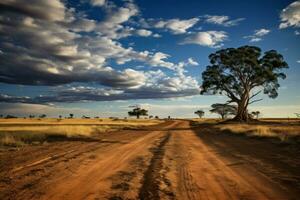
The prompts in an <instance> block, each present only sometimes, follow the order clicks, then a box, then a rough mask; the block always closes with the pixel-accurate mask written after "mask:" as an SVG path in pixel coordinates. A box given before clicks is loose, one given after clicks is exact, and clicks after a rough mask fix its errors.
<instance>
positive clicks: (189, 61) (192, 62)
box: [188, 58, 199, 66]
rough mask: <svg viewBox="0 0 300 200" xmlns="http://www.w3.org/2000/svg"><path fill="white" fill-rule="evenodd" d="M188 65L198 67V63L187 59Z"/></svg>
mask: <svg viewBox="0 0 300 200" xmlns="http://www.w3.org/2000/svg"><path fill="white" fill-rule="evenodd" d="M188 63H189V64H190V65H193V66H197V65H199V63H198V62H197V61H195V60H193V58H189V59H188Z"/></svg>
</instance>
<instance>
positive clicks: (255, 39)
mask: <svg viewBox="0 0 300 200" xmlns="http://www.w3.org/2000/svg"><path fill="white" fill-rule="evenodd" d="M261 40H262V39H261V38H251V39H250V42H259V41H261Z"/></svg>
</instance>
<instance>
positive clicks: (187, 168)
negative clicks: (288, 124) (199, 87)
mask: <svg viewBox="0 0 300 200" xmlns="http://www.w3.org/2000/svg"><path fill="white" fill-rule="evenodd" d="M207 137H210V136H208V135H207V134H206V135H205V137H204V138H202V136H201V129H198V130H196V131H195V130H193V129H191V127H190V125H189V122H188V121H169V122H166V123H163V124H160V125H157V126H152V127H149V128H146V129H145V130H127V131H120V132H115V133H106V134H103V135H102V136H101V138H100V139H101V140H99V141H71V142H70V141H65V142H55V143H51V144H47V145H41V146H28V147H25V148H24V149H22V150H20V151H11V152H7V151H5V150H3V151H1V153H0V159H1V164H0V169H1V172H0V199H3V200H5V199H22V200H24V199H55V200H57V199H72V200H75V199H111V200H113V199H179V200H182V199H194V200H198V199H297V197H299V195H300V194H299V193H298V192H299V190H297V189H295V188H289V187H286V185H284V184H281V182H280V181H276V177H274V176H275V175H274V174H272V173H265V172H266V171H268V170H269V168H265V169H258V168H257V165H255V164H251V163H250V162H246V161H245V160H243V159H241V157H234V156H228V155H225V154H223V152H222V149H220V148H218V147H217V146H216V145H212V144H211V142H208V138H207ZM214 137H216V136H214ZM244 140H245V141H246V140H248V139H247V138H244ZM214 141H216V140H214ZM224 141H225V140H222V141H220V142H224ZM229 143H230V142H229ZM253 151H259V149H256V148H255V146H254V147H253ZM261 162H263V160H262V161H261ZM262 166H263V165H262ZM273 167H274V168H276V167H278V166H276V165H274V166H273ZM262 168H263V167H262ZM274 168H273V170H274ZM294 178H296V179H297V178H298V179H297V181H299V177H296V176H295V177H294Z"/></svg>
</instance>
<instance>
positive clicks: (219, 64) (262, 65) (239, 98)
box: [201, 46, 288, 121]
mask: <svg viewBox="0 0 300 200" xmlns="http://www.w3.org/2000/svg"><path fill="white" fill-rule="evenodd" d="M209 59H210V65H208V66H207V68H206V70H205V71H204V72H203V73H202V79H203V83H202V90H201V94H217V93H219V94H224V95H226V96H227V97H228V98H229V101H228V102H227V103H228V104H229V103H236V104H237V106H238V109H237V114H236V116H235V117H234V120H238V121H248V119H249V114H248V111H247V108H248V105H249V104H252V103H254V102H257V101H260V100H262V99H255V97H257V95H259V94H260V93H261V91H263V92H264V94H266V95H268V96H269V97H270V98H276V97H277V96H278V93H277V90H278V88H279V86H280V85H279V83H278V81H279V79H284V78H286V75H285V74H284V73H283V72H282V70H283V69H284V68H288V65H287V63H286V62H285V61H284V58H283V56H282V55H281V54H279V53H277V51H275V50H270V51H266V52H265V53H264V54H263V55H262V52H261V49H260V48H258V47H255V46H242V47H239V48H227V49H222V50H219V51H217V52H215V53H213V54H211V55H209Z"/></svg>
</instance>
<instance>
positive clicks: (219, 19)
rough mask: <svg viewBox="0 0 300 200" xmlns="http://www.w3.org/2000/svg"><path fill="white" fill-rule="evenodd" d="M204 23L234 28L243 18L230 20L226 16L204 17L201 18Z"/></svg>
mask: <svg viewBox="0 0 300 200" xmlns="http://www.w3.org/2000/svg"><path fill="white" fill-rule="evenodd" d="M203 18H204V20H205V22H206V23H210V24H217V25H222V26H225V27H230V26H236V25H238V24H239V23H240V22H241V21H243V20H245V18H238V19H234V20H231V19H230V17H229V16H226V15H204V16H203Z"/></svg>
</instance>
